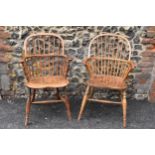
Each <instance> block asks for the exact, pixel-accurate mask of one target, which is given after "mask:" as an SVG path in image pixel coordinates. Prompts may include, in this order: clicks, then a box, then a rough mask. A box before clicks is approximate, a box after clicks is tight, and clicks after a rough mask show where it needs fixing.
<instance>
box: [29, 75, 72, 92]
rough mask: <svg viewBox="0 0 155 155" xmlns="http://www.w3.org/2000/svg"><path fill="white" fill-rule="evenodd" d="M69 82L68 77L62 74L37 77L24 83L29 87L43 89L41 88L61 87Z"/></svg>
mask: <svg viewBox="0 0 155 155" xmlns="http://www.w3.org/2000/svg"><path fill="white" fill-rule="evenodd" d="M68 84H69V81H68V79H66V78H64V77H63V76H45V77H38V78H34V79H32V80H30V81H29V82H27V83H26V86H27V87H29V88H35V89H43V88H62V87H66V86H67V85H68Z"/></svg>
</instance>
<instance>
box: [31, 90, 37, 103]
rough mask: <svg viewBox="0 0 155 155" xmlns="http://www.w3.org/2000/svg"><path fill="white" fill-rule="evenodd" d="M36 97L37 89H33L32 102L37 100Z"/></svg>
mask: <svg viewBox="0 0 155 155" xmlns="http://www.w3.org/2000/svg"><path fill="white" fill-rule="evenodd" d="M35 96H36V89H33V91H32V99H31V100H32V102H33V101H34V100H35Z"/></svg>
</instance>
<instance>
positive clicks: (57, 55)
mask: <svg viewBox="0 0 155 155" xmlns="http://www.w3.org/2000/svg"><path fill="white" fill-rule="evenodd" d="M69 61H70V58H69V57H68V56H66V55H65V54H64V41H63V39H62V38H61V37H60V36H59V35H57V34H53V33H38V34H32V35H30V36H29V37H27V38H26V40H25V41H24V52H23V58H22V60H21V63H22V66H23V70H24V73H25V77H26V83H25V85H26V87H28V88H29V90H30V93H29V98H28V100H27V104H26V116H25V126H27V125H28V120H29V113H30V107H31V104H38V103H40V104H47V103H51V102H52V103H53V102H64V104H65V107H66V109H67V116H68V119H69V120H71V112H70V103H69V99H68V98H67V97H62V96H61V95H60V94H59V88H64V87H66V86H67V85H68V84H69V81H68V79H67V73H68V64H69ZM45 88H52V89H56V90H57V94H56V97H57V100H53V101H35V93H36V90H38V89H45Z"/></svg>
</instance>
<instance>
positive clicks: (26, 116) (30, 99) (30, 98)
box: [25, 89, 34, 127]
mask: <svg viewBox="0 0 155 155" xmlns="http://www.w3.org/2000/svg"><path fill="white" fill-rule="evenodd" d="M33 96H34V94H33ZM33 96H32V94H31V89H29V97H28V99H27V102H26V114H25V126H26V127H27V125H28V121H29V115H30V108H31V103H32V100H33V99H34V97H33Z"/></svg>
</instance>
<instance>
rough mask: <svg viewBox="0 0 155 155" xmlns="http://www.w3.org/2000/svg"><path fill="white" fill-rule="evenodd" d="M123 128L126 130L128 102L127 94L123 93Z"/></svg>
mask: <svg viewBox="0 0 155 155" xmlns="http://www.w3.org/2000/svg"><path fill="white" fill-rule="evenodd" d="M122 110H123V127H124V128H126V114H127V101H126V92H125V91H123V92H122Z"/></svg>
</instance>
